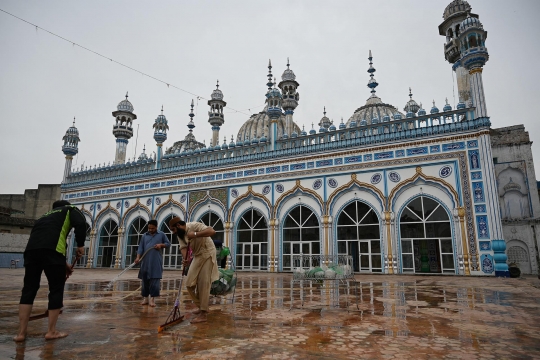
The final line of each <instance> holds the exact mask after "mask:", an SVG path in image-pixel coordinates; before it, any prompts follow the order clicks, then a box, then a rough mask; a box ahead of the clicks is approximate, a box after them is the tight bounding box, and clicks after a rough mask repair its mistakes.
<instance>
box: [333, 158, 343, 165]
mask: <svg viewBox="0 0 540 360" xmlns="http://www.w3.org/2000/svg"><path fill="white" fill-rule="evenodd" d="M342 164H343V159H342V158H337V159H334V165H342Z"/></svg>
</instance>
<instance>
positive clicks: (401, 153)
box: [396, 150, 405, 157]
mask: <svg viewBox="0 0 540 360" xmlns="http://www.w3.org/2000/svg"><path fill="white" fill-rule="evenodd" d="M404 156H405V150H396V157H404Z"/></svg>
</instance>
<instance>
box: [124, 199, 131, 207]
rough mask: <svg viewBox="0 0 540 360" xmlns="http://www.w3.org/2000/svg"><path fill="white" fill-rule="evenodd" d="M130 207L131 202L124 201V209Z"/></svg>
mask: <svg viewBox="0 0 540 360" xmlns="http://www.w3.org/2000/svg"><path fill="white" fill-rule="evenodd" d="M129 205H130V204H129V201H127V200H126V201H124V207H126V208H128V207H129Z"/></svg>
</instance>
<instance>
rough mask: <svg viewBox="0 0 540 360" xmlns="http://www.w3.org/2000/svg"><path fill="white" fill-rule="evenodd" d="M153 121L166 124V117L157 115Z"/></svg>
mask: <svg viewBox="0 0 540 360" xmlns="http://www.w3.org/2000/svg"><path fill="white" fill-rule="evenodd" d="M155 123H156V124H164V125H167V118H166V117H165V115H163V114H161V115H158V117H157V118H156V121H155Z"/></svg>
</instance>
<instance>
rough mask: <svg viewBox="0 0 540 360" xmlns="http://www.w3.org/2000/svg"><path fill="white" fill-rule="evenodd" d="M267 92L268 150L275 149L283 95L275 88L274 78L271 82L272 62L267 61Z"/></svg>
mask: <svg viewBox="0 0 540 360" xmlns="http://www.w3.org/2000/svg"><path fill="white" fill-rule="evenodd" d="M267 76H268V83H267V84H266V85H267V86H268V92H267V93H266V106H267V110H266V114H267V115H268V117H269V118H270V129H269V134H268V139H269V143H270V150H276V141H277V140H278V138H277V136H278V135H277V134H278V132H277V122H278V120H279V118H280V116H281V115H282V114H283V113H282V110H281V102H282V101H283V96H282V95H281V91H279V89H278V88H276V79H274V82H272V63H271V62H270V60H269V61H268V75H267Z"/></svg>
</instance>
